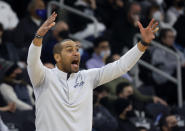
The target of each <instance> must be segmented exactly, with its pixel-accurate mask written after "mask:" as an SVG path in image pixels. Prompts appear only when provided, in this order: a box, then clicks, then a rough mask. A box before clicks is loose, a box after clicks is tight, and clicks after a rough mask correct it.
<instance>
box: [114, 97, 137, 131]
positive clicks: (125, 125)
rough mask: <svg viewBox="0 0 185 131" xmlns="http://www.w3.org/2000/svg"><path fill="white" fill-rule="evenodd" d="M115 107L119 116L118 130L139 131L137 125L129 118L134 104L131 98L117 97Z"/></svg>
mask: <svg viewBox="0 0 185 131" xmlns="http://www.w3.org/2000/svg"><path fill="white" fill-rule="evenodd" d="M115 109H116V114H117V117H118V129H117V131H138V130H137V128H136V126H135V125H134V124H133V123H132V122H131V121H130V120H129V118H130V117H129V112H131V111H132V104H131V103H130V102H129V100H126V99H123V98H119V99H117V100H116V102H115Z"/></svg>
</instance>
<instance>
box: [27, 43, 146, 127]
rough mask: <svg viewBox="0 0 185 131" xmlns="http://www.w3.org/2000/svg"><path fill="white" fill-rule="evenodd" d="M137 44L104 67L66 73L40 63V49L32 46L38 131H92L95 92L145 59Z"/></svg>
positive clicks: (30, 63) (31, 73) (30, 60)
mask: <svg viewBox="0 0 185 131" xmlns="http://www.w3.org/2000/svg"><path fill="white" fill-rule="evenodd" d="M142 54H143V52H141V51H140V50H139V49H138V47H137V45H136V46H134V47H133V48H132V49H131V50H129V51H128V52H127V53H126V54H125V55H124V56H122V57H121V58H120V59H119V60H118V61H115V62H113V63H110V64H108V65H106V66H104V67H102V68H94V69H90V70H82V71H79V72H78V73H72V74H71V75H70V77H69V78H68V79H67V73H64V72H62V71H61V70H59V69H58V68H57V67H56V68H54V69H49V68H46V67H45V66H43V64H42V63H41V60H40V55H41V47H38V46H35V45H34V44H33V43H32V44H31V46H30V48H29V52H28V59H27V63H28V67H27V68H28V73H29V76H30V79H31V82H32V85H33V87H34V93H35V97H36V103H35V105H36V131H91V130H92V109H93V108H92V106H93V98H92V96H93V89H94V88H95V87H97V86H99V85H102V84H104V83H106V82H109V81H111V80H113V79H115V78H117V77H119V76H121V75H123V74H124V73H126V72H127V71H129V70H130V69H131V68H132V67H133V66H134V65H135V64H136V62H137V61H138V60H139V58H140V57H141V56H142Z"/></svg>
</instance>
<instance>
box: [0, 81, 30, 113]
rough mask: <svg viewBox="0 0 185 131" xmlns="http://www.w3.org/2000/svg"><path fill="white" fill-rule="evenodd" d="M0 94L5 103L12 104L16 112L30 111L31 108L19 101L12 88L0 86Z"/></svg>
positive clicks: (5, 85)
mask: <svg viewBox="0 0 185 131" xmlns="http://www.w3.org/2000/svg"><path fill="white" fill-rule="evenodd" d="M0 92H1V94H2V96H3V98H4V99H5V101H6V102H13V103H15V105H16V108H17V109H18V110H32V106H31V105H28V104H27V103H25V102H23V101H21V100H20V99H19V98H18V97H17V96H16V94H15V92H14V91H13V88H12V87H11V86H9V85H7V84H2V85H1V86H0Z"/></svg>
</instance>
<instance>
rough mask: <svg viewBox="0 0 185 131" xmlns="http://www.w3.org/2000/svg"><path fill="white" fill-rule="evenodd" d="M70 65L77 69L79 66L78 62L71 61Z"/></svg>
mask: <svg viewBox="0 0 185 131" xmlns="http://www.w3.org/2000/svg"><path fill="white" fill-rule="evenodd" d="M71 65H72V66H74V67H78V66H79V61H78V60H73V61H72V63H71Z"/></svg>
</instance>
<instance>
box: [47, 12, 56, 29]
mask: <svg viewBox="0 0 185 131" xmlns="http://www.w3.org/2000/svg"><path fill="white" fill-rule="evenodd" d="M56 17H57V14H54V15H53V16H52V17H51V18H50V19H48V20H47V21H46V24H47V26H48V25H50V24H51V23H53V22H54V21H55V20H56Z"/></svg>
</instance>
